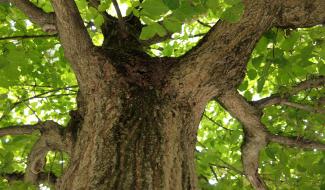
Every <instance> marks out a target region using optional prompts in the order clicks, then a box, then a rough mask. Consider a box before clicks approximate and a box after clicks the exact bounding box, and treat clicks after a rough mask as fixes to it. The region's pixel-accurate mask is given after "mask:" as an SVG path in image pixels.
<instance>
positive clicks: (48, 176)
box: [0, 172, 57, 185]
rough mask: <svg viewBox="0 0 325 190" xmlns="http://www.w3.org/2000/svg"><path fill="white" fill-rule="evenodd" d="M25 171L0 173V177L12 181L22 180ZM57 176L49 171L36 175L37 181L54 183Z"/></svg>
mask: <svg viewBox="0 0 325 190" xmlns="http://www.w3.org/2000/svg"><path fill="white" fill-rule="evenodd" d="M24 175H25V173H23V172H15V173H8V174H0V177H3V178H5V179H7V180H8V181H9V183H10V182H12V181H23V180H24ZM56 180H57V177H56V176H55V175H54V174H53V173H51V172H41V173H39V175H38V177H37V183H43V182H46V183H49V184H51V185H54V184H55V183H56Z"/></svg>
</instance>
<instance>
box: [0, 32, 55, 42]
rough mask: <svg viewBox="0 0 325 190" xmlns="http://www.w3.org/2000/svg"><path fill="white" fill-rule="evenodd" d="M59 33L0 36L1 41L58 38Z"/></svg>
mask: <svg viewBox="0 0 325 190" xmlns="http://www.w3.org/2000/svg"><path fill="white" fill-rule="evenodd" d="M57 36H58V35H57V34H45V35H24V36H8V37H2V38H0V41H4V40H25V39H35V38H56V37H57Z"/></svg>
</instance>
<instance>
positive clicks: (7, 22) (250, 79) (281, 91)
mask: <svg viewBox="0 0 325 190" xmlns="http://www.w3.org/2000/svg"><path fill="white" fill-rule="evenodd" d="M75 2H76V4H77V6H78V8H79V11H80V14H81V16H82V18H83V21H84V25H85V26H86V28H87V31H88V33H89V35H90V37H91V40H92V42H93V44H95V45H96V46H101V45H102V44H103V43H109V42H106V41H105V40H104V36H103V32H104V30H105V28H104V27H103V26H104V25H105V23H106V24H107V23H110V22H115V21H116V20H117V21H118V24H117V25H118V27H120V28H121V31H120V32H123V27H125V25H128V23H129V21H131V20H132V18H133V17H136V18H140V21H141V24H142V25H143V26H144V27H143V28H142V30H141V33H140V34H138V35H140V37H139V39H140V41H139V42H137V43H140V44H142V47H143V49H144V50H145V51H146V52H147V53H148V54H150V55H151V56H153V57H154V56H155V57H181V56H184V54H185V53H186V52H187V51H188V50H190V49H191V48H192V47H194V46H195V45H196V44H197V43H198V42H199V40H200V39H201V38H202V37H203V36H205V35H206V34H207V33H208V31H209V30H210V29H211V28H212V27H213V26H214V25H216V23H218V21H220V20H222V21H225V22H229V23H236V22H239V21H240V19H241V17H242V15H243V11H244V8H245V6H244V3H243V2H242V1H241V0H144V1H141V0H118V1H115V0H100V1H98V0H76V1H75ZM26 4H27V5H26ZM28 6H33V8H34V9H35V10H39V9H40V10H43V11H44V15H41V16H39V15H37V14H36V12H37V11H35V14H34V16H33V14H29V16H26V12H28V11H26V10H27V9H28V10H33V9H30V8H28ZM46 13H49V14H46ZM52 13H53V8H52V5H51V3H50V1H48V0H30V1H27V0H26V1H23V0H10V1H6V0H0V47H1V48H0V127H1V129H0V136H1V139H0V140H1V141H0V189H37V188H45V186H46V187H51V185H52V183H53V181H55V179H56V178H57V177H59V176H60V175H61V174H62V173H63V171H64V168H65V167H66V166H67V165H68V163H69V157H68V156H67V154H66V153H64V152H61V151H50V152H48V153H47V155H46V165H45V168H44V170H43V171H42V175H41V177H40V181H41V184H42V185H40V186H35V185H31V184H29V183H25V182H23V178H24V177H23V176H24V172H25V169H26V165H27V163H28V159H27V157H28V155H29V152H31V150H32V148H33V145H34V144H35V143H36V142H37V140H38V139H39V137H40V132H39V131H38V130H35V129H36V128H38V129H39V127H40V126H37V125H34V124H35V123H39V122H42V121H46V120H53V121H55V122H57V123H58V124H60V125H62V126H64V125H67V124H68V122H69V119H70V115H69V112H70V111H71V110H74V109H76V95H77V93H78V84H77V80H76V77H75V73H74V72H73V69H72V68H71V65H70V64H69V62H68V61H67V59H66V58H65V57H64V56H65V55H64V53H63V49H62V44H61V43H60V41H59V39H58V31H57V28H56V27H55V26H52V25H50V24H49V22H48V21H49V20H51V19H53V18H54V17H53V15H52ZM30 15H32V16H30ZM122 17H123V18H122ZM40 18H42V19H40ZM108 25H109V24H108ZM314 25H315V26H314ZM109 26H110V25H109ZM310 26H312V27H309V25H306V26H303V27H308V28H299V27H291V26H281V24H279V27H274V28H270V29H269V30H268V31H267V32H266V33H264V34H263V36H262V37H261V38H260V39H259V41H258V43H257V45H256V46H255V48H254V51H253V52H252V54H251V55H250V59H249V62H248V64H247V68H246V75H245V79H244V80H243V81H242V83H241V85H240V86H238V92H239V94H241V95H242V96H243V97H245V99H246V102H247V104H248V103H249V105H254V107H255V108H256V109H258V110H262V112H263V115H262V116H261V120H259V122H257V123H258V124H257V125H263V126H266V128H267V129H268V131H270V132H272V134H278V135H282V136H284V137H292V138H281V137H280V136H278V135H273V136H272V135H270V136H269V138H270V139H272V140H271V141H273V142H271V143H270V144H268V145H267V146H266V145H265V146H263V147H260V149H261V152H260V157H259V160H258V163H259V173H260V176H261V178H262V179H263V180H264V181H265V183H266V184H267V186H268V187H269V188H270V189H301V190H304V189H315V190H316V189H325V152H324V150H325V137H324V134H325V107H324V106H325V88H324V86H325V27H324V26H323V25H321V24H311V25H310ZM112 36H114V34H112ZM116 43H119V42H116ZM130 43H131V42H130ZM211 72H213V71H211ZM218 77H223V76H218ZM229 96H234V97H235V99H234V100H235V101H236V100H237V99H236V97H237V96H236V95H231V94H230V95H229ZM239 99H240V98H239ZM234 104H235V103H234ZM224 107H226V108H228V109H227V110H228V111H229V112H228V111H226V110H225V109H224ZM236 107H237V109H242V111H243V112H242V113H244V112H245V111H247V112H250V110H249V107H247V105H246V104H243V105H242V107H240V106H239V107H238V105H236ZM229 108H230V109H229ZM231 108H232V105H231V104H229V105H228V104H227V103H226V105H225V102H223V101H219V100H211V101H210V102H209V104H208V105H207V106H206V109H205V111H204V113H203V115H202V119H201V123H200V126H199V132H198V137H197V138H198V142H197V146H196V169H197V176H198V178H199V186H200V188H201V189H204V190H210V189H211V190H212V189H234V190H235V189H238V190H239V189H252V186H251V184H250V182H249V180H248V179H247V178H246V177H247V176H245V173H244V169H243V162H242V158H241V157H242V154H243V153H242V149H241V146H242V142H243V141H244V140H245V139H247V138H248V137H245V134H244V131H243V126H242V124H243V123H245V120H242V121H238V120H237V119H235V118H239V120H240V118H242V117H246V116H245V115H239V116H238V115H236V113H235V114H234V110H232V109H231ZM253 115H254V114H253ZM254 117H255V116H254ZM254 117H253V116H252V120H254ZM20 125H24V127H23V128H21V130H26V131H25V132H17V133H14V132H10V129H11V128H12V129H14V128H15V126H20ZM26 125H28V126H27V128H26ZM8 127H9V128H8ZM60 127H61V126H59V128H60ZM41 133H43V132H42V131H41ZM7 134H11V135H7ZM21 134H24V135H21ZM281 144H282V145H281ZM283 144H284V145H285V146H283ZM252 146H255V145H252ZM256 146H258V145H256ZM297 147H298V148H297ZM253 150H255V149H253ZM256 150H257V151H258V150H259V149H258V148H257V149H256ZM322 150H323V152H322ZM248 177H249V176H248Z"/></svg>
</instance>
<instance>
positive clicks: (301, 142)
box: [268, 134, 325, 150]
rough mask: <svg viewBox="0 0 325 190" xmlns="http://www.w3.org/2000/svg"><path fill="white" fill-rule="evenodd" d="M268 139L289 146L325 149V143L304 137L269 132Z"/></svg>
mask: <svg viewBox="0 0 325 190" xmlns="http://www.w3.org/2000/svg"><path fill="white" fill-rule="evenodd" d="M268 139H269V141H271V142H275V143H279V144H282V145H285V146H289V147H298V148H303V149H317V150H325V143H321V142H315V141H310V140H305V139H303V138H302V137H285V136H281V135H273V134H268Z"/></svg>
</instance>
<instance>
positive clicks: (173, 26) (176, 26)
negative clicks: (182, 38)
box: [163, 18, 182, 33]
mask: <svg viewBox="0 0 325 190" xmlns="http://www.w3.org/2000/svg"><path fill="white" fill-rule="evenodd" d="M163 25H164V26H165V27H166V29H167V30H169V31H171V32H173V33H174V32H180V31H181V30H182V23H181V22H180V21H179V20H176V19H171V18H170V19H168V18H167V19H164V21H163Z"/></svg>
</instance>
